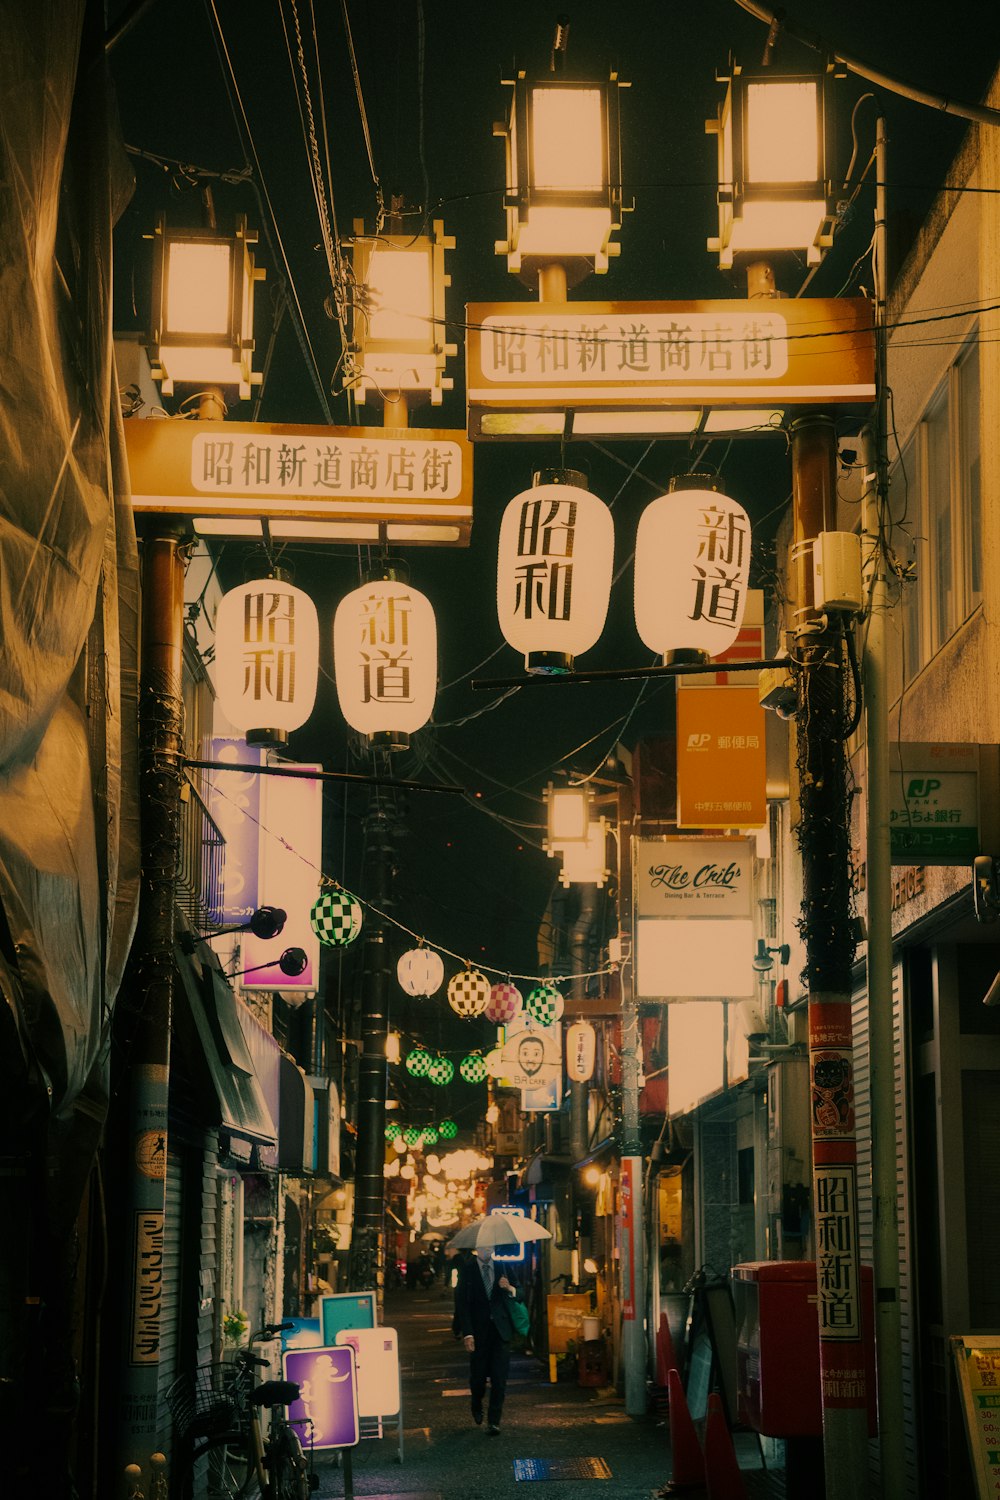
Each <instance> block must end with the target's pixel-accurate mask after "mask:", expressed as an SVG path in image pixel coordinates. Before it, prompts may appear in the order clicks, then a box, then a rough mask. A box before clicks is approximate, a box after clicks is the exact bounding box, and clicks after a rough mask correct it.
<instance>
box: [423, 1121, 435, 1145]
mask: <svg viewBox="0 0 1000 1500" xmlns="http://www.w3.org/2000/svg"><path fill="white" fill-rule="evenodd" d="M420 1134H421V1135H422V1136H423V1138H424V1145H425V1146H436V1145H437V1143H438V1133H437V1129H436V1127H435V1126H433V1125H425V1126H424V1128H423V1130H422V1131H421V1132H420Z"/></svg>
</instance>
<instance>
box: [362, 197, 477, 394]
mask: <svg viewBox="0 0 1000 1500" xmlns="http://www.w3.org/2000/svg"><path fill="white" fill-rule="evenodd" d="M433 229H434V235H433V238H431V237H430V236H428V235H425V234H419V235H410V234H379V235H374V234H372V235H369V234H366V233H365V226H364V221H363V220H361V219H356V220H355V221H354V240H353V242H352V246H351V267H352V272H353V282H354V305H353V309H352V321H351V360H352V364H353V367H354V384H353V390H354V394H355V397H356V399H357V401H358V403H359V405H363V404H364V403H365V402H366V401H368V400H370V399H371V400H376V401H378V400H384V399H385V398H386V397H396V396H399V395H404V394H405V395H407V396H413V395H420V396H422V397H423V398H424V399H427V400H429V401H430V403H431V405H432V406H440V404H441V396H442V392H443V391H449V390H451V388H452V384H453V381H452V380H451V378H450V377H447V376H445V374H444V368H445V360H446V359H447V358H448V357H449V356H453V355H455V354H456V353H457V352H458V347H457V345H456V344H451V343H448V342H447V341H446V323H445V305H444V293H445V288H446V287H448V286H450V285H451V277H450V276H447V275H445V269H444V253H445V251H446V250H453V249H454V248H455V240H454V237H453V236H451V235H446V234H445V232H444V224H443V222H442V221H441V220H440V219H435V220H434V224H433Z"/></svg>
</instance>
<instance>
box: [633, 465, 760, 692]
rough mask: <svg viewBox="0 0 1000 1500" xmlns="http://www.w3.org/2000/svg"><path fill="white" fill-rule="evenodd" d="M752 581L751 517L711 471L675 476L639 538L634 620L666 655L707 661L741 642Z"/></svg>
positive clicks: (647, 513)
mask: <svg viewBox="0 0 1000 1500" xmlns="http://www.w3.org/2000/svg"><path fill="white" fill-rule="evenodd" d="M749 582H750V518H749V516H748V515H747V513H746V511H745V510H744V509H743V507H742V505H740V504H739V503H738V502H737V501H735V500H732V499H730V497H729V496H728V495H725V494H723V493H722V491H721V490H720V489H719V488H718V484H717V481H716V480H714V479H713V478H711V477H710V476H707V475H704V474H687V475H683V476H679V477H677V478H675V479H672V480H671V481H670V491H669V493H668V494H666V495H662V496H661V497H660V499H659V500H654V501H653V502H652V504H651V505H648V506H647V507H646V509H645V510H644V511H643V513H642V515H641V517H640V518H639V529H638V532H637V535H636V541H635V625H636V629H637V630H638V632H639V635H640V637H641V639H642V640H643V641H644V642H645V644H646V645H647V646H649V648H650V650H652V651H659V652H661V653H662V654H663V656H664V658H665V660H667V661H671V662H681V661H708V660H709V659H710V658H712V657H714V656H719V655H721V653H722V652H723V651H726V650H728V648H729V647H730V646H731V645H732V644H733V642H734V641H735V640H736V637H737V636H738V635H739V632H740V626H741V625H742V623H743V613H744V610H745V608H746V602H747V594H748V591H749Z"/></svg>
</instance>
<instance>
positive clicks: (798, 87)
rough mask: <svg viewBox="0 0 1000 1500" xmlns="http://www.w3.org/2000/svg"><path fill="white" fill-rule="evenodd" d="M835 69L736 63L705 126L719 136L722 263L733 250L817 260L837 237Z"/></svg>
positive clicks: (717, 246)
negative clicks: (783, 69)
mask: <svg viewBox="0 0 1000 1500" xmlns="http://www.w3.org/2000/svg"><path fill="white" fill-rule="evenodd" d="M841 76H843V75H842V74H839V73H837V74H835V73H833V72H832V71H827V72H822V73H798V74H787V73H780V72H778V71H777V70H775V69H774V68H760V69H756V70H753V71H747V70H745V69H742V68H740V67H739V65H738V64H733V67H732V71H731V73H730V75H729V76H728V78H720V82H726V83H727V84H728V87H727V89H726V97H725V99H724V100H723V102H722V104H721V106H720V108H719V113H718V116H717V117H716V119H714V120H707V121H706V122H705V129H706V130H707V131H708V132H709V133H710V134H715V135H717V136H718V163H719V192H718V202H719V234H718V238H713V239H710V240H709V241H708V248H709V250H715V251H718V254H719V264H720V265H721V266H731V265H732V263H733V257H734V255H737V254H740V253H743V252H749V253H751V254H757V253H759V254H762V255H764V254H767V253H768V252H778V251H784V250H792V251H800V252H804V253H805V256H806V260H807V261H808V263H809V264H810V265H815V264H817V263H818V262H819V261H820V259H821V258H822V255H823V252H824V251H825V250H827V249H828V248H829V246H830V245H831V244H832V242H833V204H832V201H831V188H832V185H831V182H830V176H829V166H828V163H829V161H832V159H833V149H834V140H833V109H832V99H831V88H832V83H833V80H834V79H835V78H836V77H841Z"/></svg>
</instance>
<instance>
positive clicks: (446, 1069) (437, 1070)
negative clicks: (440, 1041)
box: [427, 1057, 455, 1088]
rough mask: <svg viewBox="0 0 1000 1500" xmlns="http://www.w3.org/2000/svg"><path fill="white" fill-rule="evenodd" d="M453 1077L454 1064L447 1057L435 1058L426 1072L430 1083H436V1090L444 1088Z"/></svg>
mask: <svg viewBox="0 0 1000 1500" xmlns="http://www.w3.org/2000/svg"><path fill="white" fill-rule="evenodd" d="M454 1076H455V1064H454V1063H453V1062H452V1061H451V1059H450V1058H447V1057H435V1058H434V1059H433V1061H432V1062H431V1065H430V1067H429V1068H428V1070H427V1077H428V1078H429V1080H430V1082H431V1083H436V1084H437V1086H438V1088H444V1086H445V1085H446V1084H448V1083H450V1082H451V1080H452V1079H453V1078H454Z"/></svg>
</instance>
